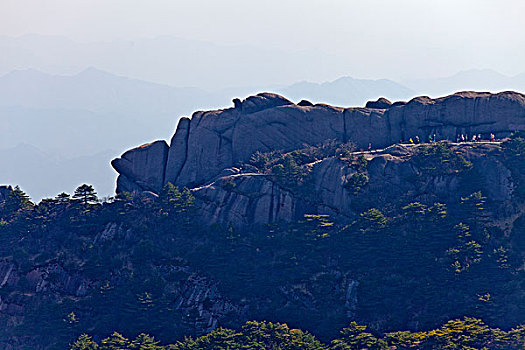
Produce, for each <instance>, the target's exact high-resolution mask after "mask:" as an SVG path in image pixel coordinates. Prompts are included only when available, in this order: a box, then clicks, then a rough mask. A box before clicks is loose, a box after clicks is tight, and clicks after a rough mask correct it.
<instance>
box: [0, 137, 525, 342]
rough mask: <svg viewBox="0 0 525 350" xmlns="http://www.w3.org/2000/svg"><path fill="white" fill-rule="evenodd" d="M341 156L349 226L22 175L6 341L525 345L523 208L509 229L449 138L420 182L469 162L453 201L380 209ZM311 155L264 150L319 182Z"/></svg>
mask: <svg viewBox="0 0 525 350" xmlns="http://www.w3.org/2000/svg"><path fill="white" fill-rule="evenodd" d="M503 147H504V154H505V159H503V160H502V161H503V162H505V164H506V165H507V166H508V167H509V168H510V169H511V170H512V176H513V179H514V182H515V183H516V184H517V188H516V189H515V191H514V193H515V195H514V198H513V203H512V205H514V206H516V207H520V206H521V207H523V201H524V199H525V190H524V188H525V178H524V176H525V175H523V174H525V139H524V138H523V137H522V135H520V134H517V135H515V136H514V137H513V138H512V139H511V140H509V141H507V142H506V143H505V144H504V145H503ZM337 152H339V153H341V152H342V155H341V157H346V158H345V159H348V162H349V163H350V164H352V165H353V166H355V168H356V169H358V170H359V171H358V173H357V175H355V177H354V178H351V179H350V180H349V182H348V183H347V184H346V185H345V186H346V188H347V189H348V191H350V193H352V195H355V196H359V195H363V193H364V195H363V199H362V201H361V202H360V204H359V206H358V207H356V210H358V211H359V213H360V214H359V215H357V216H356V217H355V219H354V220H352V221H351V222H336V221H335V220H334V219H332V218H331V217H330V216H328V215H319V214H317V213H311V214H306V215H304V217H303V218H302V219H300V220H297V221H296V222H292V223H283V222H280V223H275V224H272V225H269V226H264V227H262V226H261V227H254V228H252V229H250V230H243V231H240V230H236V229H235V228H234V226H233V225H230V226H228V227H222V226H219V225H212V226H204V225H202V224H201V223H200V220H199V214H198V211H197V210H196V208H195V198H194V197H193V195H192V192H191V191H190V190H188V189H187V188H177V187H175V186H173V185H171V184H168V185H166V186H165V187H164V188H163V189H162V191H160V193H158V196H157V195H137V194H130V193H120V194H118V195H117V196H116V197H114V198H105V199H99V198H98V197H97V194H96V190H95V189H94V188H93V187H91V186H90V185H82V186H80V187H78V188H77V189H76V190H75V191H74V193H73V194H72V195H69V194H67V193H61V194H59V195H57V196H56V197H55V198H49V199H44V200H42V201H41V202H40V203H38V204H34V203H32V202H31V201H30V200H29V198H28V196H27V195H26V194H25V193H24V192H23V191H22V190H21V189H20V188H18V187H15V188H14V189H12V190H9V191H7V192H6V194H5V195H4V197H0V263H2V264H3V265H0V271H2V268H4V269H10V270H9V271H10V274H9V276H11V277H9V278H6V279H5V281H3V282H2V281H0V282H2V283H1V285H0V300H1V302H0V304H5V305H6V306H5V307H6V310H10V311H9V312H7V313H4V314H2V315H0V327H1V328H2V329H3V331H2V332H0V343H2V342H4V343H7V342H9V341H12V339H16V341H18V342H20V343H27V344H30V345H28V346H27V348H28V349H33V348H36V347H33V345H31V344H40V345H41V346H42V348H46V349H47V348H49V349H75V350H79V349H144V350H145V349H181V350H182V349H523V348H525V328H524V326H520V324H523V322H524V321H525V318H524V315H525V268H524V267H523V262H524V252H525V235H524V234H523V231H524V228H525V216H523V215H520V216H519V217H517V218H516V219H515V221H514V222H513V225H512V226H511V227H501V226H499V225H495V224H494V223H493V220H492V218H493V217H495V216H503V214H502V213H501V211H502V210H503V209H502V208H501V206H499V205H498V206H497V205H496V204H495V203H494V202H493V201H492V200H491V198H488V197H487V196H486V194H484V193H483V192H482V191H481V190H480V189H479V188H478V187H477V185H476V179H477V176H478V175H476V174H477V173H476V171H477V169H476V168H475V167H473V166H472V164H471V163H470V162H468V161H466V160H465V159H464V158H462V157H461V156H458V155H456V154H454V153H453V152H451V151H450V149H449V147H448V146H447V145H446V144H445V143H438V144H434V145H429V146H424V147H422V148H421V151H420V152H419V154H418V155H417V158H416V159H415V162H416V163H417V164H418V165H419V167H420V169H422V171H421V178H418V179H411V181H424V180H425V178H424V177H426V176H436V175H440V176H446V175H447V174H455V175H457V174H460V178H461V181H463V182H462V193H460V194H459V195H458V197H457V200H454V201H448V202H440V201H428V202H422V201H410V200H406V201H404V202H397V203H392V202H389V203H387V204H384V205H381V206H378V205H377V203H376V202H375V200H374V197H373V196H372V195H371V194H370V193H367V192H366V187H367V182H368V177H367V175H366V166H367V165H366V160H364V159H362V158H359V157H351V156H350V153H348V151H346V150H344V149H343V150H342V151H341V150H340V149H339V150H338V151H337ZM345 152H347V153H345ZM307 156H310V155H309V154H306V153H304V152H302V151H300V150H299V151H296V152H295V153H290V154H286V155H282V154H277V155H274V156H272V155H264V154H258V155H256V156H254V158H253V159H254V161H253V163H254V164H259V163H260V164H261V165H259V166H260V167H264V168H265V169H266V171H267V172H268V173H270V174H273V175H274V176H275V181H276V182H278V183H280V184H282V186H288V187H290V188H291V189H292V190H294V191H308V173H307V171H306V170H305V169H304V168H302V167H301V164H302V161H301V159H302V158H301V157H307ZM272 157H274V158H273V159H272ZM436 164H437V165H438V166H436ZM226 185H228V184H226ZM230 186H234V184H230ZM232 190H234V189H232ZM306 195H307V193H306V194H305V196H306ZM2 198H3V199H2ZM2 266H5V267H2ZM13 276H14V277H13ZM247 321H250V322H247ZM217 327H219V328H217ZM222 327H224V328H222ZM213 329H215V330H213ZM117 332H118V333H117ZM146 334H148V335H146ZM36 335H38V336H36ZM159 341H161V342H159ZM161 344H165V345H161ZM166 344H170V345H166Z"/></svg>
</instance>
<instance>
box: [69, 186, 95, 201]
mask: <svg viewBox="0 0 525 350" xmlns="http://www.w3.org/2000/svg"><path fill="white" fill-rule="evenodd" d="M73 200H77V201H80V202H81V203H82V205H84V206H87V205H88V204H94V203H96V202H98V197H97V192H96V191H95V189H94V188H93V186H91V185H86V184H83V185H81V186H79V187H77V189H76V190H75V193H73Z"/></svg>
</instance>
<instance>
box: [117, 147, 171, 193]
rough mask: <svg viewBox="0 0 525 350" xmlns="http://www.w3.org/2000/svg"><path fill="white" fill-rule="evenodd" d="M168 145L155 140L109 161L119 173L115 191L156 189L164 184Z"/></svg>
mask: <svg viewBox="0 0 525 350" xmlns="http://www.w3.org/2000/svg"><path fill="white" fill-rule="evenodd" d="M167 158H168V145H167V144H166V142H165V141H156V142H153V143H150V144H146V145H143V146H140V147H137V148H134V149H131V150H129V151H127V152H126V153H124V154H123V155H122V157H120V158H117V159H114V160H113V161H112V162H111V165H112V166H113V168H115V170H116V171H118V173H119V174H120V175H119V177H118V180H117V191H126V192H133V191H148V190H150V191H158V190H159V189H160V188H162V186H163V185H164V171H165V169H166V163H167Z"/></svg>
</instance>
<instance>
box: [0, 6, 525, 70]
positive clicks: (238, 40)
mask: <svg viewBox="0 0 525 350" xmlns="http://www.w3.org/2000/svg"><path fill="white" fill-rule="evenodd" d="M524 14H525V1H523V0H439V1H436V0H432V1H431V0H323V1H319V0H279V1H275V0H264V1H250V0H226V1H219V0H205V1H202V0H186V1H178V0H142V1H139V0H2V1H1V3H0V34H1V35H7V36H19V35H22V34H28V33H38V34H54V35H63V36H67V37H69V38H72V39H75V40H79V41H99V40H114V39H118V38H138V37H153V36H158V35H171V36H177V37H181V38H188V39H198V40H204V41H210V42H213V43H217V44H228V45H237V44H252V45H254V46H260V47H265V48H278V49H286V50H304V49H314V50H319V51H322V52H325V53H329V54H333V55H337V56H344V57H347V58H348V60H350V61H351V62H352V63H354V62H355V71H354V72H349V74H351V75H353V76H356V77H366V78H379V77H391V78H400V77H412V78H415V77H432V76H442V75H447V74H453V73H455V72H457V71H459V70H463V69H471V68H491V69H494V70H497V71H499V72H502V73H505V74H510V75H513V74H518V73H522V72H524V71H525V65H524V64H523V62H525V35H524V33H525V20H524V16H525V15H524Z"/></svg>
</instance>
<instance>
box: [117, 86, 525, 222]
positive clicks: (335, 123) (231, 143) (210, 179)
mask: <svg viewBox="0 0 525 350" xmlns="http://www.w3.org/2000/svg"><path fill="white" fill-rule="evenodd" d="M234 105H235V107H234V108H228V109H223V110H215V111H207V112H203V111H200V112H195V113H194V114H193V116H192V117H191V119H189V118H181V119H180V121H179V124H178V127H177V131H176V133H175V135H174V136H173V138H172V140H171V144H170V146H169V147H168V145H167V144H166V143H165V142H164V141H157V142H154V143H151V144H148V145H144V146H141V147H138V148H135V149H132V150H130V151H127V152H126V153H124V154H123V155H122V157H121V158H118V159H115V160H114V161H113V162H112V165H113V167H114V168H115V169H116V170H117V171H118V172H119V178H118V181H117V192H122V191H130V192H132V191H138V192H141V191H151V192H158V191H159V190H160V188H162V186H163V185H165V184H166V183H168V182H171V183H173V184H175V185H177V186H180V187H182V186H187V187H189V188H190V189H193V192H194V193H195V195H196V196H197V198H198V200H199V201H200V208H201V210H202V211H203V213H205V215H203V219H204V220H205V221H209V222H221V223H228V222H236V223H240V222H242V223H246V224H256V223H267V222H273V221H278V220H290V219H293V218H294V217H297V216H298V215H300V214H301V213H302V212H305V211H312V210H314V211H320V212H322V211H329V212H333V213H349V212H350V211H349V207H350V206H351V205H352V203H351V202H352V201H351V199H350V198H349V197H348V196H347V195H346V194H345V190H344V189H343V187H342V183H343V182H344V181H345V179H347V178H348V177H349V176H350V175H351V174H352V173H353V172H355V170H352V169H351V168H350V167H347V166H345V165H344V164H343V163H342V162H341V161H339V160H337V159H333V158H332V159H327V160H324V161H322V162H318V163H316V164H315V165H313V168H312V169H313V178H314V182H315V189H314V193H316V196H317V198H318V199H320V200H319V203H322V205H320V204H319V203H310V202H308V201H305V200H302V199H301V200H298V199H297V198H296V197H294V196H293V195H292V194H291V193H290V192H289V191H288V190H286V189H283V188H280V187H279V186H278V185H276V183H275V182H273V181H272V180H271V179H270V178H269V177H268V176H266V175H263V174H255V173H252V174H246V173H244V174H240V173H238V172H236V170H235V168H232V167H238V166H239V165H240V164H242V163H245V162H247V161H249V159H250V157H251V156H252V155H253V154H254V153H255V152H257V151H260V152H268V151H274V150H281V151H284V152H287V151H291V150H295V149H299V148H302V147H305V146H306V145H318V144H321V143H323V142H326V141H327V140H336V141H337V142H340V143H344V142H351V143H353V144H355V145H356V146H357V148H361V149H366V148H369V147H370V146H371V147H372V148H373V149H383V148H385V147H388V146H391V145H393V144H396V143H398V142H399V141H400V140H407V139H408V138H411V137H415V136H416V135H417V136H419V137H420V138H421V139H423V140H425V139H426V138H427V137H428V135H434V134H435V135H436V137H437V139H438V140H455V139H456V135H458V134H468V135H472V134H476V135H477V134H481V135H482V136H483V137H484V138H488V136H489V134H490V133H494V134H495V135H496V136H497V137H498V138H501V137H505V136H508V135H510V134H511V133H512V132H514V131H517V130H525V96H524V95H522V94H520V93H516V92H502V93H498V94H491V93H483V92H460V93H456V94H453V95H450V96H446V97H442V98H438V99H431V98H429V97H424V96H423V97H417V98H414V99H412V100H411V101H409V102H406V103H404V102H403V103H398V102H396V103H393V104H392V103H391V102H390V101H388V100H386V99H379V100H377V101H372V102H369V103H368V104H367V107H365V108H340V107H334V106H329V105H324V104H315V105H312V104H311V103H305V102H302V103H300V104H294V103H293V102H291V101H289V100H287V99H286V98H284V97H282V96H279V95H276V94H270V93H261V94H258V95H255V96H250V97H248V98H246V99H245V100H243V101H240V100H236V101H234ZM480 147H481V146H480ZM483 147H485V146H483ZM486 147H488V146H486ZM491 147H492V148H494V147H496V149H497V148H498V146H495V145H492V146H491ZM491 147H488V148H487V149H486V150H483V152H485V151H491V152H496V151H497V150H494V149H492V148H491ZM385 152H386V153H385ZM385 152H382V153H377V154H374V155H373V156H370V157H369V158H370V163H369V167H370V169H369V172H370V175H371V181H370V185H371V186H373V184H374V181H379V182H380V183H381V184H382V185H381V186H384V185H385V184H389V186H392V190H393V191H394V192H399V191H401V192H403V191H405V192H406V191H415V190H416V189H414V188H405V187H407V186H409V185H410V183H407V182H406V181H402V180H401V179H400V176H405V177H407V176H411V175H413V174H414V173H415V172H417V170H416V169H414V166H413V164H411V162H410V161H407V159H410V157H411V153H410V152H411V151H410V150H407V149H400V148H393V149H390V152H394V153H395V152H398V153H396V154H394V153H392V154H388V152H387V151H385ZM399 152H401V153H399ZM403 152H404V153H405V155H402V153H403ZM464 152H467V154H466V157H467V158H468V157H472V158H474V160H475V161H476V162H478V161H479V162H485V163H486V162H487V160H486V159H485V158H483V156H479V157H478V156H476V155H475V154H477V153H476V152H478V150H475V149H474V148H472V149H470V150H466V151H464ZM483 152H482V154H484V153H483ZM483 159H485V160H483ZM485 167H486V168H487V171H496V172H498V171H500V170H493V169H501V167H500V166H499V165H497V164H496V165H495V163H494V164H491V165H487V164H485ZM226 169H229V170H228V171H226ZM232 169H233V170H232ZM225 171H226V173H225ZM501 171H502V173H498V174H495V176H496V177H497V178H498V181H499V184H501V186H499V185H498V186H494V187H491V186H488V187H487V190H488V191H492V192H494V191H496V192H497V193H496V192H495V193H494V196H496V197H498V198H504V197H505V196H507V195H508V194H507V192H508V191H507V190H505V189H502V188H503V187H505V186H507V187H508V184H507V182H506V181H507V180H505V177H506V176H507V175H506V174H507V173H508V171H505V170H501ZM389 176H390V177H391V178H389ZM379 178H381V180H379ZM442 180H443V179H441V180H439V179H436V180H435V181H437V182H436V183H435V184H434V185H433V186H435V187H436V188H435V190H436V191H437V192H439V186H445V187H446V191H451V189H452V188H451V186H452V187H453V186H454V184H453V183H447V184H444V183H439V181H442ZM449 180H450V179H448V180H446V181H449ZM224 181H227V182H232V183H234V184H235V192H232V191H228V190H226V189H225V188H227V186H226V187H225V186H221V183H222V182H224ZM443 181H445V180H443ZM429 186H430V185H429ZM502 186H503V187H502ZM342 215H347V214H342ZM350 216H351V215H350Z"/></svg>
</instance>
